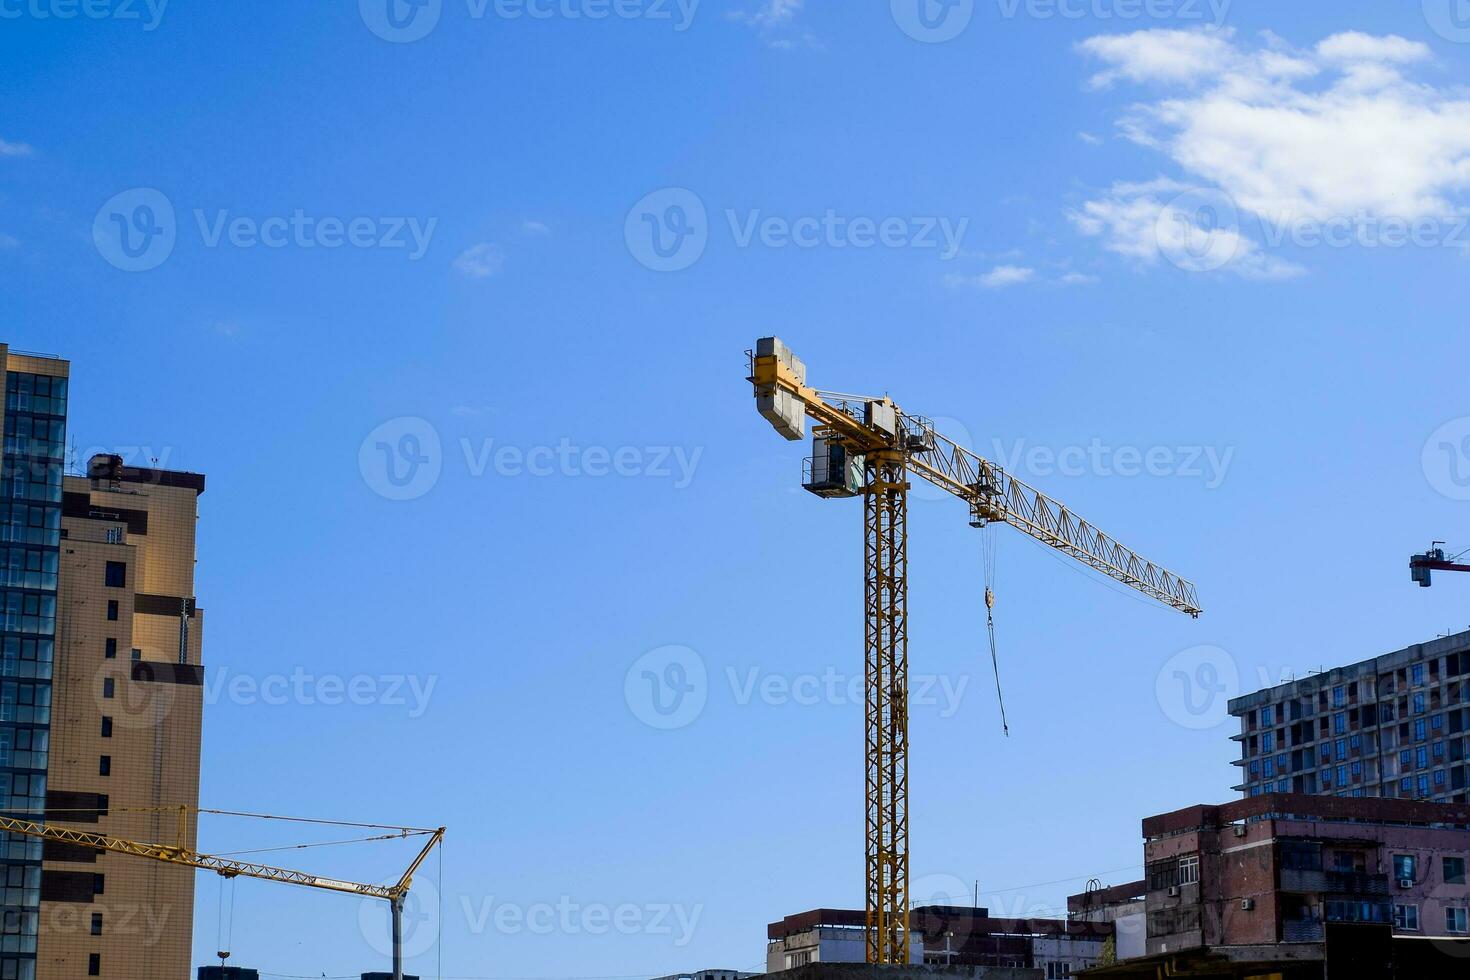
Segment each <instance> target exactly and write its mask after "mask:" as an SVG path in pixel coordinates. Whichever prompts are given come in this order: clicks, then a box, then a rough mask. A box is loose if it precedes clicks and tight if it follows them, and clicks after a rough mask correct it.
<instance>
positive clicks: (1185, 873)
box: [1179, 855, 1199, 885]
mask: <svg viewBox="0 0 1470 980" xmlns="http://www.w3.org/2000/svg"><path fill="white" fill-rule="evenodd" d="M1198 881H1199V856H1198V855H1192V856H1190V857H1184V858H1180V859H1179V884H1181V885H1193V884H1195V883H1196V882H1198Z"/></svg>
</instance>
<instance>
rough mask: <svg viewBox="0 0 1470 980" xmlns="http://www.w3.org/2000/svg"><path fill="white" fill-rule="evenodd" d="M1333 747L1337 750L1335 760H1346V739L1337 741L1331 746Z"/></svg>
mask: <svg viewBox="0 0 1470 980" xmlns="http://www.w3.org/2000/svg"><path fill="white" fill-rule="evenodd" d="M1333 747H1334V748H1335V749H1336V750H1337V758H1338V759H1339V760H1342V759H1346V758H1347V739H1345V738H1340V739H1338V740H1337V741H1336V742H1335V743H1334V744H1333Z"/></svg>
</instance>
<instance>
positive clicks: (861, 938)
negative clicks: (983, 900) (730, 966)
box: [766, 905, 1114, 980]
mask: <svg viewBox="0 0 1470 980" xmlns="http://www.w3.org/2000/svg"><path fill="white" fill-rule="evenodd" d="M866 928H867V917H866V915H865V914H864V913H863V912H861V911H858V910H854V909H814V910H812V911H810V912H803V913H800V914H798V915H788V916H787V917H786V918H784V919H782V920H781V921H780V922H773V923H771V924H770V925H769V926H768V927H767V929H766V936H767V940H768V941H767V946H766V970H767V972H770V973H775V972H778V971H781V970H789V969H795V968H797V967H801V966H805V965H807V964H809V963H862V962H864V961H865V959H866V956H867V947H866V943H865V933H866ZM1113 932H1114V930H1113V926H1112V924H1111V923H1109V922H1081V921H1075V922H1074V921H1068V920H1064V919H1001V918H992V917H991V916H990V913H989V910H987V909H983V908H964V907H954V906H947V905H926V906H921V907H919V908H916V909H914V910H913V911H912V912H911V913H910V918H909V942H910V946H909V962H911V963H915V964H918V963H923V964H925V965H928V966H950V967H992V968H998V969H999V968H1011V969H1019V970H1028V969H1029V970H1039V971H1041V975H1042V977H1044V978H1045V980H1063V978H1066V977H1071V976H1072V975H1073V974H1075V973H1077V972H1080V971H1081V970H1085V969H1087V968H1088V967H1091V966H1095V965H1097V963H1098V962H1099V961H1100V960H1101V958H1102V954H1103V947H1104V946H1105V945H1106V944H1107V941H1108V940H1109V939H1110V938H1111V937H1112V936H1113Z"/></svg>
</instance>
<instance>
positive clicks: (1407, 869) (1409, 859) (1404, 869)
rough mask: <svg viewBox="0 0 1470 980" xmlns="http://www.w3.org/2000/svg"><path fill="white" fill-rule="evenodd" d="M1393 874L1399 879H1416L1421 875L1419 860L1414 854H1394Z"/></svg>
mask: <svg viewBox="0 0 1470 980" xmlns="http://www.w3.org/2000/svg"><path fill="white" fill-rule="evenodd" d="M1393 876H1394V877H1395V878H1397V879H1398V880H1399V881H1414V880H1415V879H1416V878H1418V877H1419V861H1418V859H1417V858H1415V857H1414V855H1412V854H1395V855H1394V856H1393Z"/></svg>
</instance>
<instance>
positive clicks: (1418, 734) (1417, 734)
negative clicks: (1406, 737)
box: [1414, 718, 1429, 742]
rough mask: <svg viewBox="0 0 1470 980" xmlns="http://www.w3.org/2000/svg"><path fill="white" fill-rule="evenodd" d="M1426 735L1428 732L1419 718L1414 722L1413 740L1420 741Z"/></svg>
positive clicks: (1422, 720) (1427, 735) (1426, 736)
mask: <svg viewBox="0 0 1470 980" xmlns="http://www.w3.org/2000/svg"><path fill="white" fill-rule="evenodd" d="M1428 737H1429V734H1428V732H1426V731H1425V730H1424V719H1423V718H1420V719H1418V720H1417V721H1415V722H1414V741H1416V742H1422V741H1424V740H1425V739H1426V738H1428Z"/></svg>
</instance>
